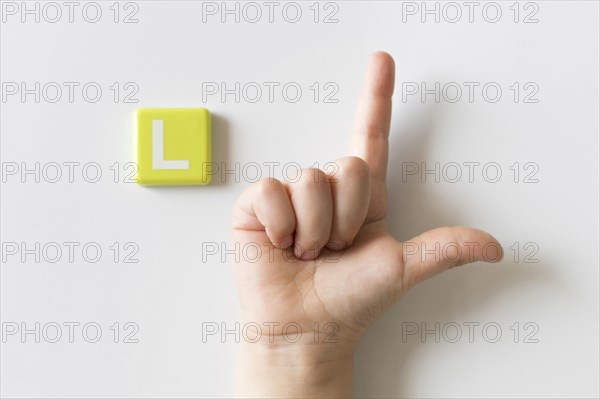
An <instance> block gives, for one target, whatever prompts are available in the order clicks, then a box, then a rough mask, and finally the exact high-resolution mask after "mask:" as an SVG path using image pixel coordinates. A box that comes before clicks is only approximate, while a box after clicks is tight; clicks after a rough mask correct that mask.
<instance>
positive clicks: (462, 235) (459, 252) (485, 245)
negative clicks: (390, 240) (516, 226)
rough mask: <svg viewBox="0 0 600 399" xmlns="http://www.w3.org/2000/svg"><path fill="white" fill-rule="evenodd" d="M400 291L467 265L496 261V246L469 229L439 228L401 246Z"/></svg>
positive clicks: (498, 258)
mask: <svg viewBox="0 0 600 399" xmlns="http://www.w3.org/2000/svg"><path fill="white" fill-rule="evenodd" d="M401 247H402V250H401V252H402V261H403V263H404V274H403V281H402V285H403V289H404V290H408V289H409V288H410V287H412V286H413V285H415V284H417V283H420V282H421V281H424V280H426V279H428V278H429V277H432V276H434V275H436V274H439V273H441V272H443V271H444V270H447V269H451V268H453V267H455V266H462V265H465V264H467V263H472V262H477V261H484V262H492V263H495V262H499V261H501V260H502V257H503V256H504V251H503V250H502V246H501V245H500V243H499V242H498V241H497V240H496V239H495V238H494V237H492V236H491V235H490V234H488V233H486V232H485V231H481V230H477V229H473V228H470V227H440V228H437V229H433V230H429V231H427V232H425V233H423V234H420V235H418V236H416V237H414V238H412V239H410V240H408V241H406V242H403V243H401Z"/></svg>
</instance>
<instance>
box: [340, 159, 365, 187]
mask: <svg viewBox="0 0 600 399" xmlns="http://www.w3.org/2000/svg"><path fill="white" fill-rule="evenodd" d="M339 166H340V167H339V170H338V173H337V177H338V178H339V179H342V180H359V181H365V180H368V179H369V177H370V174H371V171H370V170H369V166H368V165H367V163H366V162H365V161H364V160H363V159H362V158H359V157H347V158H343V159H342V160H341V162H340V165H339Z"/></svg>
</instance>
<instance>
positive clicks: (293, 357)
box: [235, 342, 354, 398]
mask: <svg viewBox="0 0 600 399" xmlns="http://www.w3.org/2000/svg"><path fill="white" fill-rule="evenodd" d="M324 345H325V346H324ZM330 345H331V346H329V347H327V344H317V345H307V344H299V345H296V344H286V345H274V346H272V345H271V346H270V345H267V344H264V343H248V342H243V343H242V344H241V346H240V351H239V354H238V365H237V371H236V392H235V393H236V396H237V397H256V398H317V397H318V398H348V397H351V396H352V373H353V367H354V351H353V350H348V349H343V348H341V347H335V346H334V344H330Z"/></svg>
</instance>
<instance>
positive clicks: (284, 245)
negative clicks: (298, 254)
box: [279, 234, 294, 248]
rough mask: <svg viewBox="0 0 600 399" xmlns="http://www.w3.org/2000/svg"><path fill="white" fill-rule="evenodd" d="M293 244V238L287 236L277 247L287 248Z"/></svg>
mask: <svg viewBox="0 0 600 399" xmlns="http://www.w3.org/2000/svg"><path fill="white" fill-rule="evenodd" d="M293 243H294V236H293V235H292V234H290V235H289V236H287V237H286V238H284V239H283V240H281V243H280V244H279V245H280V247H281V248H287V247H289V246H290V245H292V244H293Z"/></svg>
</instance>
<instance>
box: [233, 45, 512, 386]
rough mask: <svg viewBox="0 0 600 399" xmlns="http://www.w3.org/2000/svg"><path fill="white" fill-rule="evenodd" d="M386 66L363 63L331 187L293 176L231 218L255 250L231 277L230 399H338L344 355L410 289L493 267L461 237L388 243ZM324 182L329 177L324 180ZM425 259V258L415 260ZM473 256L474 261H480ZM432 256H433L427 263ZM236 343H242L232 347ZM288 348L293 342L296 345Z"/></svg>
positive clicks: (389, 72) (344, 380)
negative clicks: (238, 398) (462, 269)
mask: <svg viewBox="0 0 600 399" xmlns="http://www.w3.org/2000/svg"><path fill="white" fill-rule="evenodd" d="M393 90H394V61H393V59H392V58H391V57H390V56H389V55H388V54H386V53H382V52H379V53H375V54H374V55H373V56H372V57H371V59H370V62H369V67H368V70H367V75H366V81H365V86H364V92H363V94H362V98H361V101H360V105H359V109H358V113H357V116H356V119H355V126H354V131H353V133H352V137H351V140H350V142H351V155H352V156H349V157H345V158H341V159H338V160H337V161H335V163H336V164H337V166H338V168H336V169H337V171H336V172H335V173H333V175H331V174H330V175H328V174H327V173H326V172H324V171H321V170H318V169H305V170H303V171H302V177H301V178H300V180H299V181H297V182H295V183H287V182H281V181H278V180H276V179H265V180H262V181H260V182H258V183H256V184H253V185H252V186H250V187H249V188H248V189H247V190H246V191H245V192H244V193H243V194H242V195H241V196H240V198H239V200H238V202H237V204H236V206H235V209H234V212H233V240H234V242H239V243H240V247H241V248H244V246H245V245H246V244H250V246H246V248H250V252H248V253H249V254H252V256H254V252H253V251H252V246H254V247H255V248H258V247H259V246H260V248H261V249H262V255H261V256H260V258H258V259H257V260H256V261H254V259H244V258H243V257H242V258H241V262H240V263H238V264H236V265H234V268H235V277H236V282H237V289H238V293H239V296H240V302H241V307H242V317H243V321H242V323H243V326H250V323H256V324H257V325H258V326H260V327H261V328H262V332H261V334H262V335H261V338H260V340H259V342H257V343H250V342H248V341H249V339H248V338H250V340H253V339H254V333H253V332H254V331H256V328H255V327H256V326H255V325H254V324H252V328H248V329H247V331H248V332H249V334H250V332H252V336H251V337H245V338H246V339H244V340H243V341H244V342H243V343H242V349H241V353H240V362H239V366H238V374H239V375H238V381H237V391H238V392H237V393H238V394H239V395H242V396H261V397H265V396H277V397H281V396H294V397H304V396H319V397H323V396H338V397H339V396H349V395H350V389H351V375H352V356H353V352H354V349H355V347H356V345H357V343H358V341H359V339H360V337H361V336H362V335H363V334H364V332H365V331H366V329H367V328H368V327H369V325H370V324H371V323H373V321H375V319H377V317H379V316H380V315H381V313H382V312H383V311H385V310H386V309H387V308H389V307H390V306H392V305H393V304H394V303H395V302H396V301H397V300H398V299H399V298H400V297H401V296H402V294H404V293H405V292H406V291H407V290H408V289H409V288H410V287H412V286H413V285H415V284H416V283H418V282H420V281H423V280H425V279H427V278H429V277H431V276H433V275H435V274H438V273H440V272H442V271H444V270H446V269H449V268H451V267H454V266H460V265H463V264H466V263H470V262H475V261H480V260H484V261H498V260H500V259H501V258H502V249H501V247H500V244H499V243H498V242H497V241H496V240H495V239H494V238H493V237H492V236H491V235H489V234H487V233H485V232H483V231H480V230H476V229H472V228H468V227H443V228H438V229H434V230H431V231H428V232H425V233H423V234H421V235H419V236H417V237H415V238H413V239H411V240H409V241H408V242H406V243H404V244H403V243H400V242H398V241H396V240H395V239H394V237H392V236H391V235H390V233H389V232H388V227H387V222H386V214H387V201H386V168H387V160H388V134H389V128H390V118H391V112H392V101H391V97H392V93H393ZM329 172H332V171H329ZM424 249H427V250H428V251H429V252H428V254H424V253H422V250H424ZM484 249H485V251H484ZM432 250H433V251H432ZM242 338H244V337H242ZM296 340H297V341H296Z"/></svg>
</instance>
